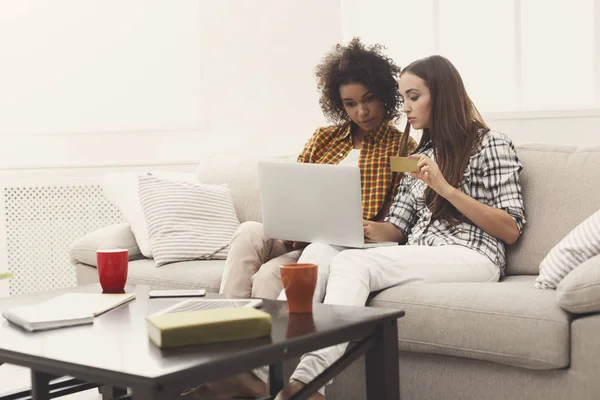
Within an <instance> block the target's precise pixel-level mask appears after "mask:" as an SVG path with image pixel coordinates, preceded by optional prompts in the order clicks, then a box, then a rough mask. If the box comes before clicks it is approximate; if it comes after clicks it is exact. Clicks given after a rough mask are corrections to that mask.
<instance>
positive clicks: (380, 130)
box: [337, 119, 389, 141]
mask: <svg viewBox="0 0 600 400" xmlns="http://www.w3.org/2000/svg"><path fill="white" fill-rule="evenodd" d="M352 124H353V123H352V122H347V123H346V124H345V125H344V126H343V127H342V131H341V135H339V136H338V138H337V139H338V141H342V140H346V139H348V138H349V137H350V133H351V131H352ZM388 128H389V121H387V120H385V119H384V120H383V121H381V123H380V124H379V126H378V127H377V128H375V129H373V130H372V131H369V132H367V134H366V135H365V137H366V136H371V137H372V138H373V139H374V140H375V141H378V140H379V139H380V138H381V137H382V136H383V135H385V133H386V132H387V130H388Z"/></svg>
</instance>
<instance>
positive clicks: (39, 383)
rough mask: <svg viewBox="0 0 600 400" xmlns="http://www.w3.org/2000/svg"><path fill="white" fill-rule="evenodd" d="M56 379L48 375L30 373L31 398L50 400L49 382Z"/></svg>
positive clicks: (37, 372)
mask: <svg viewBox="0 0 600 400" xmlns="http://www.w3.org/2000/svg"><path fill="white" fill-rule="evenodd" d="M54 378H56V377H55V376H52V375H50V374H47V373H45V372H39V371H33V370H32V371H31V398H32V399H33V400H50V381H51V380H52V379H54Z"/></svg>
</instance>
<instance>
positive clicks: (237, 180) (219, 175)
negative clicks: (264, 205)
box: [196, 155, 298, 222]
mask: <svg viewBox="0 0 600 400" xmlns="http://www.w3.org/2000/svg"><path fill="white" fill-rule="evenodd" d="M297 157H298V155H287V156H281V157H276V158H269V159H272V160H286V161H295V160H296V158H297ZM258 161H259V158H257V157H255V158H246V159H240V158H239V157H237V158H234V157H215V158H205V159H203V160H202V161H201V162H200V164H198V167H197V169H196V176H197V179H198V181H199V182H202V183H206V184H213V185H215V184H217V185H218V184H222V183H225V184H227V185H228V186H229V188H230V189H231V197H232V199H233V206H234V208H235V212H236V213H237V217H238V219H239V220H240V222H246V221H258V222H261V221H262V217H261V211H260V193H259V190H258V169H257V163H258Z"/></svg>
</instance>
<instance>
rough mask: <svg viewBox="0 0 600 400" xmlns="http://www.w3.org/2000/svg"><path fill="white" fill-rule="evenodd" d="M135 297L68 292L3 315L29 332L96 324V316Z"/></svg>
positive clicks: (124, 294) (16, 308)
mask: <svg viewBox="0 0 600 400" xmlns="http://www.w3.org/2000/svg"><path fill="white" fill-rule="evenodd" d="M134 298H135V294H133V293H119V294H101V293H66V294H63V295H60V296H58V297H55V298H53V299H51V300H48V301H45V302H43V303H40V304H36V305H33V306H24V307H15V308H11V309H8V310H5V311H4V312H3V313H2V316H3V317H4V318H6V319H7V320H8V321H10V322H12V323H13V324H16V325H19V326H21V327H23V328H25V329H26V330H28V331H39V330H45V329H53V328H60V327H65V326H74V325H83V324H92V323H94V317H97V316H98V315H100V314H103V313H105V312H107V311H109V310H112V309H113V308H115V307H118V306H120V305H122V304H125V303H127V302H129V301H131V300H133V299H134Z"/></svg>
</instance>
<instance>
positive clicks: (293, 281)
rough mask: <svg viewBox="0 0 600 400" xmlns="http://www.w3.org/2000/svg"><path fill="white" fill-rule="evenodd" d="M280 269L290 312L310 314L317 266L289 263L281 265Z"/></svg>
mask: <svg viewBox="0 0 600 400" xmlns="http://www.w3.org/2000/svg"><path fill="white" fill-rule="evenodd" d="M280 269H281V283H282V284H283V289H284V290H285V295H286V297H287V302H288V309H289V310H290V312H291V313H309V312H312V307H313V295H314V293H315V287H316V286H317V265H316V264H300V263H291V264H283V265H281V266H280Z"/></svg>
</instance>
